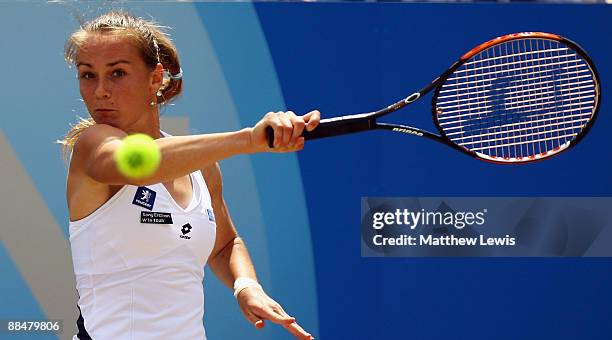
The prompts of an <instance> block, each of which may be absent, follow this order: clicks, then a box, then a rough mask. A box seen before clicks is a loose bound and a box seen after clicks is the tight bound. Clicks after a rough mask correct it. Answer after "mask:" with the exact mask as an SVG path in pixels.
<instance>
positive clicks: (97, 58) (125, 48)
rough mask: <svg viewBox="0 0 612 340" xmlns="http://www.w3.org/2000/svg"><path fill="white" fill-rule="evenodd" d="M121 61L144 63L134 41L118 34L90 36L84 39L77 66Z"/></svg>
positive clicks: (78, 54)
mask: <svg viewBox="0 0 612 340" xmlns="http://www.w3.org/2000/svg"><path fill="white" fill-rule="evenodd" d="M119 59H123V60H128V61H130V62H134V63H135V62H138V61H141V62H143V63H144V61H142V58H141V54H140V51H139V50H138V48H137V47H136V46H135V44H134V42H133V40H132V39H131V38H129V37H126V36H121V35H118V34H88V35H87V36H85V38H84V39H83V42H82V43H81V45H80V47H79V50H78V53H77V55H76V62H77V64H78V63H88V64H92V65H93V64H94V63H107V62H113V61H115V60H119Z"/></svg>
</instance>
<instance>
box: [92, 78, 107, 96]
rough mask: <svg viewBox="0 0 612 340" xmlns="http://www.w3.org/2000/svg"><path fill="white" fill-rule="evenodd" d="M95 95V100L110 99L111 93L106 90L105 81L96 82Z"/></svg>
mask: <svg viewBox="0 0 612 340" xmlns="http://www.w3.org/2000/svg"><path fill="white" fill-rule="evenodd" d="M95 95H96V99H108V98H110V97H111V92H110V90H109V89H108V86H107V84H106V81H104V80H103V79H99V80H98V83H97V84H96V91H95Z"/></svg>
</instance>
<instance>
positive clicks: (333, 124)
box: [266, 115, 375, 148]
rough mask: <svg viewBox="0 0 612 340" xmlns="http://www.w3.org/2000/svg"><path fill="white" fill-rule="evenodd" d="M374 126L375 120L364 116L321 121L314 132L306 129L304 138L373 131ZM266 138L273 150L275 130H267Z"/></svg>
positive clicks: (303, 134) (268, 128) (303, 133)
mask: <svg viewBox="0 0 612 340" xmlns="http://www.w3.org/2000/svg"><path fill="white" fill-rule="evenodd" d="M374 124H375V123H374V119H373V118H371V117H364V116H363V115H356V116H346V117H338V118H328V119H323V120H321V122H320V123H319V125H318V126H317V127H316V128H315V129H314V130H312V131H306V129H304V131H303V132H302V137H304V139H306V140H310V139H318V138H325V137H333V136H339V135H346V134H349V133H355V132H361V131H366V130H371V129H373V127H374ZM266 137H267V138H268V146H269V147H270V148H273V147H274V130H273V129H272V128H271V127H269V126H268V127H267V128H266Z"/></svg>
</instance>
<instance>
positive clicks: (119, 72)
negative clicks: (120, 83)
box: [111, 69, 126, 78]
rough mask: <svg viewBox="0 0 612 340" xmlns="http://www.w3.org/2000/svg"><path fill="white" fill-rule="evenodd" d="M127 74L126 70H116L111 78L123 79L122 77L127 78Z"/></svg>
mask: <svg viewBox="0 0 612 340" xmlns="http://www.w3.org/2000/svg"><path fill="white" fill-rule="evenodd" d="M125 74H126V73H125V71H124V70H121V69H119V70H114V71H113V73H112V74H111V76H112V77H113V78H121V77H123V76H125Z"/></svg>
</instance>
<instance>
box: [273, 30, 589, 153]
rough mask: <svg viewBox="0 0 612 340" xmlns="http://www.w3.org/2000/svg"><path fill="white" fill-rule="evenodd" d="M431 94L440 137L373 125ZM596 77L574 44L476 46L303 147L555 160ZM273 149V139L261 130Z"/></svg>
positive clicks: (582, 128)
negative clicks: (404, 148) (425, 148)
mask: <svg viewBox="0 0 612 340" xmlns="http://www.w3.org/2000/svg"><path fill="white" fill-rule="evenodd" d="M432 90H433V91H434V95H433V99H432V101H431V102H432V113H433V121H434V124H435V125H436V127H437V128H438V131H439V134H435V133H431V132H428V131H425V130H421V129H418V128H415V127H412V126H405V125H396V124H386V123H381V122H378V119H379V118H381V117H383V116H385V115H388V114H389V113H391V112H394V111H397V110H399V109H401V108H403V107H404V106H406V105H408V104H410V103H413V102H415V101H416V100H418V99H420V98H421V97H423V96H424V95H425V94H426V93H428V92H430V91H432ZM600 96H601V93H600V86H599V76H598V75H597V71H596V69H595V66H594V65H593V63H592V61H591V59H590V58H589V57H588V55H587V54H586V52H585V51H584V50H582V48H580V47H579V46H578V45H577V44H576V43H574V42H572V41H570V40H568V39H566V38H563V37H561V36H558V35H555V34H550V33H539V32H525V33H515V34H509V35H505V36H502V37H499V38H496V39H493V40H491V41H488V42H486V43H483V44H481V45H479V46H477V47H475V48H474V49H472V50H471V51H469V52H468V53H466V54H465V55H463V56H462V57H461V58H460V59H459V60H457V61H456V62H455V63H454V64H452V65H451V67H450V68H449V69H448V70H446V71H445V72H444V73H442V75H440V76H439V77H438V78H436V79H435V80H434V81H433V82H431V83H430V84H429V85H427V86H425V87H423V88H422V89H421V90H420V91H418V92H415V93H413V94H411V95H409V96H408V97H406V98H404V99H402V100H400V101H398V102H397V103H394V104H392V105H390V106H388V107H386V108H383V109H381V110H378V111H376V112H369V113H362V114H356V115H349V116H342V117H335V118H329V119H323V120H321V123H320V124H319V126H318V127H317V128H316V129H314V130H313V131H311V132H308V131H304V133H303V136H304V138H305V139H307V140H310V139H317V138H323V137H332V136H339V135H344V134H349V133H355V132H361V131H367V130H378V129H379V130H391V131H395V132H401V133H404V134H408V135H413V136H418V137H427V138H429V139H433V140H436V141H438V142H442V143H444V144H447V145H449V146H451V147H453V148H455V149H457V150H460V151H462V152H464V153H467V154H469V155H471V156H473V157H476V158H479V159H482V160H487V161H492V162H496V163H524V162H530V161H534V160H539V159H543V158H547V157H550V156H553V155H556V154H558V153H560V152H562V151H564V150H567V149H568V148H569V147H571V146H573V145H575V144H576V143H577V142H578V141H579V140H580V139H581V138H582V137H584V135H585V134H586V133H587V132H588V130H589V129H590V127H591V126H592V124H593V122H594V121H595V117H596V115H597V111H598V108H599V103H600ZM267 134H268V136H267V137H268V143H269V145H270V147H272V145H273V142H274V131H273V130H272V128H270V127H268V129H267Z"/></svg>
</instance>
